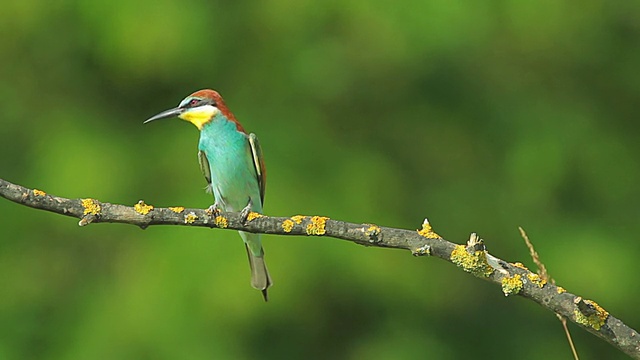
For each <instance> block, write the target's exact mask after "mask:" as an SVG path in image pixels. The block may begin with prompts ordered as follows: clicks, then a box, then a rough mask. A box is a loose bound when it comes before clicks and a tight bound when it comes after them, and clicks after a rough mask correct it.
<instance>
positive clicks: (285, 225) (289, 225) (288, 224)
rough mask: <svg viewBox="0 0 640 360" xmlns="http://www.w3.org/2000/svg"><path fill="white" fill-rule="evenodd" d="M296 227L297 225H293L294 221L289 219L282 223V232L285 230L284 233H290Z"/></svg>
mask: <svg viewBox="0 0 640 360" xmlns="http://www.w3.org/2000/svg"><path fill="white" fill-rule="evenodd" d="M294 225H295V224H294V223H293V220H290V219H287V220H285V221H283V222H282V230H284V232H287V233H290V232H291V230H293V226H294Z"/></svg>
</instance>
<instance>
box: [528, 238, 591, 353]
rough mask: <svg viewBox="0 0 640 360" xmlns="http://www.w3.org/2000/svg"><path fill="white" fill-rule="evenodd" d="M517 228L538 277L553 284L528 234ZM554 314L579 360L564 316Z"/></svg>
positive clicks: (553, 281) (572, 351)
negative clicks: (536, 268) (534, 265)
mask: <svg viewBox="0 0 640 360" xmlns="http://www.w3.org/2000/svg"><path fill="white" fill-rule="evenodd" d="M518 230H520V235H522V238H523V239H524V242H525V244H527V247H528V248H529V254H530V255H531V258H532V259H533V262H534V263H535V264H536V266H537V267H538V275H540V278H542V279H543V280H544V281H548V282H550V283H552V284H554V285H555V283H556V281H555V280H554V279H553V278H551V277H550V276H549V273H548V272H547V268H546V266H544V263H542V260H540V256H539V255H538V252H537V251H536V249H535V248H534V247H533V244H532V243H531V241H530V240H529V236H528V235H527V233H526V232H525V231H524V229H523V228H522V227H520V226H518ZM556 316H557V317H558V319H559V320H560V322H561V323H562V327H563V328H564V333H565V335H566V336H567V341H568V342H569V347H570V348H571V353H572V354H573V358H574V359H575V360H579V359H580V358H579V357H578V351H577V350H576V347H575V345H574V344H573V339H572V338H571V333H570V332H569V327H568V326H567V318H565V317H564V316H562V315H560V314H558V313H556Z"/></svg>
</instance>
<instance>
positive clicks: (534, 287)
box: [0, 179, 640, 359]
mask: <svg viewBox="0 0 640 360" xmlns="http://www.w3.org/2000/svg"><path fill="white" fill-rule="evenodd" d="M0 196H2V197H4V198H6V199H8V200H11V201H13V202H16V203H19V204H22V205H26V206H29V207H32V208H36V209H41V210H46V211H50V212H54V213H58V214H61V215H66V216H71V217H75V218H78V219H80V222H79V225H80V226H85V225H88V224H90V223H100V222H108V223H124V224H131V225H137V226H139V227H141V228H143V229H144V228H146V227H147V226H150V225H186V226H203V227H211V228H221V229H233V230H242V231H247V232H253V233H262V234H275V235H315V236H327V237H333V238H338V239H343V240H347V241H351V242H354V243H356V244H360V245H364V246H376V247H385V248H396V249H405V250H409V251H411V253H412V254H413V255H415V256H423V255H432V256H436V257H438V258H441V259H443V260H445V261H448V262H450V263H453V264H455V265H456V266H458V267H460V268H462V269H463V270H464V271H466V272H469V273H471V274H473V275H474V276H476V277H478V278H481V279H485V280H488V281H491V282H493V283H496V284H499V285H500V286H501V287H502V291H503V292H504V294H505V295H507V296H509V295H521V296H523V297H525V298H527V299H530V300H533V301H535V302H536V303H538V304H540V305H541V306H543V307H544V308H546V309H548V310H550V311H552V312H554V313H556V314H559V315H561V316H564V317H566V318H567V319H569V320H570V321H572V322H574V323H576V324H577V325H578V326H580V327H582V328H583V329H585V330H587V331H589V332H591V333H593V334H595V335H596V336H598V337H600V338H602V339H604V340H606V341H608V342H609V343H611V344H612V345H613V346H615V347H616V348H618V349H620V350H621V351H623V352H624V353H626V354H628V355H630V356H631V357H633V358H636V359H640V334H638V332H637V331H635V330H634V329H632V328H630V327H628V326H627V325H625V324H624V323H623V322H622V321H621V320H619V319H617V318H615V317H614V316H612V315H610V314H609V313H608V312H607V311H606V310H604V309H603V308H602V307H600V306H599V305H598V304H597V303H595V302H594V301H591V300H585V299H583V298H582V297H580V296H577V295H574V294H571V293H569V292H567V291H565V290H564V289H563V288H562V287H560V286H556V285H554V284H550V283H547V282H546V280H545V279H543V278H541V277H540V276H539V275H538V274H535V273H533V272H531V271H529V270H528V269H527V268H525V267H524V266H523V265H522V264H519V263H514V264H511V263H508V262H506V261H504V260H501V259H498V258H496V257H494V256H492V255H490V254H489V253H488V252H487V251H486V249H485V246H484V243H483V241H482V240H481V239H479V238H478V237H477V236H476V235H475V234H471V237H470V239H469V241H468V242H467V244H466V245H457V244H454V243H452V242H449V241H447V240H445V239H443V238H441V237H440V236H439V235H437V234H436V233H435V232H434V231H433V229H432V228H431V225H430V224H429V223H428V222H427V221H426V219H425V222H424V224H422V228H421V229H420V230H418V231H415V230H413V231H412V230H403V229H394V228H388V227H381V226H377V225H373V224H353V223H348V222H344V221H338V220H332V219H329V218H327V217H322V216H301V215H298V216H292V217H271V216H264V215H261V214H257V213H250V214H249V217H248V218H247V220H246V222H243V219H242V217H241V215H240V213H220V214H212V213H211V212H210V211H208V210H202V209H185V208H183V207H170V208H155V207H153V206H151V205H147V204H145V203H144V202H142V201H140V202H139V203H138V204H136V205H134V206H125V205H118V204H110V203H104V202H100V201H97V200H94V199H67V198H61V197H57V196H53V195H49V194H46V193H45V192H43V191H40V190H36V189H34V190H31V189H27V188H25V187H22V186H20V185H16V184H12V183H10V182H8V181H5V180H3V179H0Z"/></svg>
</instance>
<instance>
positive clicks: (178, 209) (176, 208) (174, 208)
mask: <svg viewBox="0 0 640 360" xmlns="http://www.w3.org/2000/svg"><path fill="white" fill-rule="evenodd" d="M169 210H171V211H173V212H174V213H176V214H180V213H181V212H183V211H184V206H170V207H169Z"/></svg>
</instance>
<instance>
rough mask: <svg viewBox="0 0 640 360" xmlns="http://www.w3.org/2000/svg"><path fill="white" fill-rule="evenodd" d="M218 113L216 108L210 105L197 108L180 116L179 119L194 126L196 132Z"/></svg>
mask: <svg viewBox="0 0 640 360" xmlns="http://www.w3.org/2000/svg"><path fill="white" fill-rule="evenodd" d="M219 111H220V110H218V108H216V107H214V106H211V105H204V106H198V107H197V108H193V109H189V110H187V111H185V112H183V113H182V114H180V119H182V120H185V121H188V122H190V123H192V124H193V125H195V126H196V127H197V128H198V130H202V127H203V126H204V125H205V124H207V123H208V122H210V121H211V119H213V117H214V116H216V115H217V114H218V112H219Z"/></svg>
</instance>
